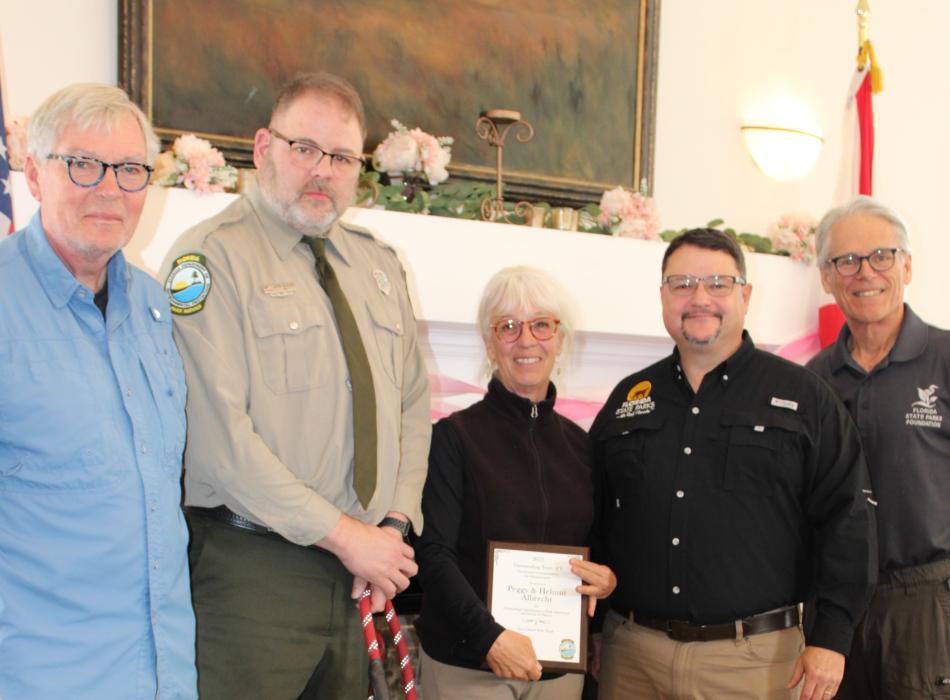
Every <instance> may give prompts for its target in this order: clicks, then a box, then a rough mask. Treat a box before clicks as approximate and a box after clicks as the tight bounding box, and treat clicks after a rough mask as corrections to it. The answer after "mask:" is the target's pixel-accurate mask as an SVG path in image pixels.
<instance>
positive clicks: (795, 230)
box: [769, 214, 818, 263]
mask: <svg viewBox="0 0 950 700" xmlns="http://www.w3.org/2000/svg"><path fill="white" fill-rule="evenodd" d="M817 227H818V222H817V221H816V220H815V219H814V218H813V217H811V216H808V215H807V214H783V215H782V216H781V217H780V218H779V220H778V221H776V222H775V223H774V224H772V225H771V226H770V227H769V238H770V239H772V250H773V251H774V252H785V253H788V256H789V257H790V258H792V260H800V261H802V262H805V263H813V262H814V261H815V229H816V228H817Z"/></svg>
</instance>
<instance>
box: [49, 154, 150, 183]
mask: <svg viewBox="0 0 950 700" xmlns="http://www.w3.org/2000/svg"><path fill="white" fill-rule="evenodd" d="M47 158H54V159H56V160H61V161H64V162H65V163H66V172H67V173H68V174H69V179H70V180H72V182H73V184H74V185H78V186H79V187H95V186H96V185H98V184H99V183H100V182H102V178H104V177H105V175H106V169H107V168H112V172H114V173H115V182H116V184H117V185H118V186H119V189H120V190H123V191H125V192H138V191H140V190H142V189H144V188H145V186H146V185H148V179H149V178H150V177H151V176H152V168H151V166H148V165H146V164H145V163H134V162H125V163H106V162H105V161H104V160H99V159H98V158H92V157H90V156H69V155H63V154H61V153H50V154H49V155H48V156H47Z"/></svg>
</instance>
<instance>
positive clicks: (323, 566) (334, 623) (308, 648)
mask: <svg viewBox="0 0 950 700" xmlns="http://www.w3.org/2000/svg"><path fill="white" fill-rule="evenodd" d="M187 518H188V523H189V528H190V530H191V543H190V545H189V548H188V554H189V559H190V561H191V586H192V600H193V601H194V605H195V617H196V619H197V624H198V627H197V642H198V647H197V662H198V696H199V697H200V698H201V700H297V699H298V698H299V699H300V700H318V699H319V700H330V699H331V698H332V699H333V700H366V696H367V688H368V685H369V681H368V677H367V667H368V657H367V655H366V647H365V645H364V643H363V640H362V633H361V628H360V623H359V613H358V612H357V609H356V604H355V603H354V601H353V600H351V599H350V590H351V587H352V582H353V577H352V576H351V575H350V573H349V572H347V570H346V569H345V568H344V567H343V565H342V564H341V563H340V561H339V560H338V559H337V558H336V557H334V556H333V555H331V554H329V553H327V552H321V551H318V550H316V549H311V548H308V547H300V546H297V545H295V544H291V543H290V542H287V541H286V540H283V539H281V538H280V537H277V536H276V535H259V534H255V533H253V532H246V531H244V530H239V529H237V528H234V527H232V526H230V525H226V524H224V523H220V522H218V521H217V520H213V519H211V518H208V517H206V516H201V515H193V514H188V515H187Z"/></svg>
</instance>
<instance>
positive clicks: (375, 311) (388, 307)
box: [366, 300, 405, 386]
mask: <svg viewBox="0 0 950 700" xmlns="http://www.w3.org/2000/svg"><path fill="white" fill-rule="evenodd" d="M366 306H367V308H368V309H369V315H370V318H371V319H372V320H373V337H374V339H375V341H376V349H377V351H378V353H379V360H380V364H381V365H382V367H383V370H385V372H386V376H387V377H389V379H390V380H392V382H393V383H394V384H395V385H396V386H402V368H403V352H402V338H403V334H404V333H405V328H404V327H403V323H402V316H401V315H400V313H399V308H398V307H397V306H396V305H395V304H385V303H383V302H382V300H374V301H372V302H369V301H368V302H367V303H366ZM366 350H367V353H369V352H370V348H369V343H367V348H366Z"/></svg>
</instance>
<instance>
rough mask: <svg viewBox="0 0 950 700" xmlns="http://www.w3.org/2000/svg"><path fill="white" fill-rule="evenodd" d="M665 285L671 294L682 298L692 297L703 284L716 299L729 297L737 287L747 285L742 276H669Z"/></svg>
mask: <svg viewBox="0 0 950 700" xmlns="http://www.w3.org/2000/svg"><path fill="white" fill-rule="evenodd" d="M663 284H665V285H666V288H667V289H669V290H670V292H671V293H673V294H675V295H676V296H680V297H688V296H690V295H692V294H693V293H694V292H695V291H696V290H697V289H699V285H700V284H702V285H703V287H704V288H705V289H706V293H707V294H709V295H710V296H714V297H724V296H727V295H728V294H730V293H731V292H732V290H733V289H735V286H736V285H737V284H738V285H743V284H746V279H745V277H742V276H740V275H706V276H704V277H699V276H697V275H667V276H666V277H664V278H663Z"/></svg>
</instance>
